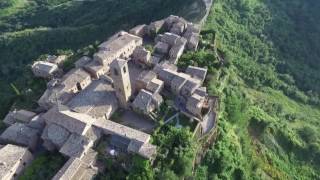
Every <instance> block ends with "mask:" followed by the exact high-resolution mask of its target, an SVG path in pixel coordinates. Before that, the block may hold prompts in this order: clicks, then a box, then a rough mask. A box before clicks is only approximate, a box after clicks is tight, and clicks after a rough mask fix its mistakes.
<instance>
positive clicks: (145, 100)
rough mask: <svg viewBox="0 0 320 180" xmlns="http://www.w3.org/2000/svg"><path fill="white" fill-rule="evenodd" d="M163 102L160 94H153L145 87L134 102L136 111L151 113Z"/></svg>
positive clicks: (133, 106) (133, 105)
mask: <svg viewBox="0 0 320 180" xmlns="http://www.w3.org/2000/svg"><path fill="white" fill-rule="evenodd" d="M162 102H163V99H162V97H161V96H160V95H159V94H153V93H152V92H149V91H147V90H145V89H142V90H141V91H140V92H139V94H138V95H137V97H136V98H135V99H134V101H133V103H132V108H133V109H134V111H136V112H138V113H141V114H145V115H149V114H150V113H151V112H153V111H154V110H155V109H157V108H159V106H160V104H161V103H162Z"/></svg>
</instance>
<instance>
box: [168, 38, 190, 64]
mask: <svg viewBox="0 0 320 180" xmlns="http://www.w3.org/2000/svg"><path fill="white" fill-rule="evenodd" d="M186 44H187V40H186V39H185V38H183V37H181V38H178V39H177V42H176V43H175V44H174V45H173V46H172V47H171V49H170V52H169V61H170V62H171V63H173V64H177V63H178V60H179V58H180V57H181V56H182V54H183V52H184V49H185V46H186Z"/></svg>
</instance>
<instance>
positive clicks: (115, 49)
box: [94, 31, 142, 66]
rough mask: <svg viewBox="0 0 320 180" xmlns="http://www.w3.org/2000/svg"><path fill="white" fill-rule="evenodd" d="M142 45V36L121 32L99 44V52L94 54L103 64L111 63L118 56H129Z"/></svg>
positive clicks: (125, 57) (123, 57)
mask: <svg viewBox="0 0 320 180" xmlns="http://www.w3.org/2000/svg"><path fill="white" fill-rule="evenodd" d="M141 45H142V38H140V37H138V36H135V35H131V34H129V33H127V32H124V31H122V32H120V33H118V35H117V36H115V37H113V38H111V39H109V40H108V41H106V42H104V43H102V44H101V45H99V50H100V51H99V52H98V53H96V54H94V60H95V61H98V62H100V64H102V65H108V66H109V65H110V64H111V63H112V61H113V60H115V59H117V58H121V59H127V58H129V57H130V56H131V55H132V53H133V51H134V50H135V49H136V47H137V46H141Z"/></svg>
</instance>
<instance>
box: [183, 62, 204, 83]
mask: <svg viewBox="0 0 320 180" xmlns="http://www.w3.org/2000/svg"><path fill="white" fill-rule="evenodd" d="M185 72H186V73H187V74H189V75H190V76H191V77H193V78H196V79H199V80H200V81H201V83H203V82H204V80H205V79H206V76H207V72H208V69H206V68H200V67H195V66H188V67H187V69H186V71H185Z"/></svg>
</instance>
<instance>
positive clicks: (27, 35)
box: [0, 0, 204, 119]
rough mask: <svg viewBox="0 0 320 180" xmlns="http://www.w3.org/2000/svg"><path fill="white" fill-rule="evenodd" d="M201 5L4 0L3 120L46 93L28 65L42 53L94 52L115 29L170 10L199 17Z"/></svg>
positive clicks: (0, 12)
mask: <svg viewBox="0 0 320 180" xmlns="http://www.w3.org/2000/svg"><path fill="white" fill-rule="evenodd" d="M202 8H203V4H201V3H199V1H194V0H175V1H170V0H149V1H145V0H94V1H91V0H88V1H86V0H85V1H70V0H46V1H43V0H6V1H1V2H0V89H1V91H0V96H1V99H0V104H1V109H0V119H1V118H3V116H4V115H5V113H6V112H7V111H8V110H9V108H10V107H11V106H12V105H13V104H14V103H18V105H19V104H21V103H28V104H22V106H24V107H25V106H27V107H29V106H32V104H30V102H33V104H35V101H36V99H37V98H38V97H39V96H40V95H41V93H42V92H43V90H44V88H45V83H44V82H42V81H41V80H39V79H37V80H35V79H34V77H33V76H32V75H31V73H30V67H29V66H28V65H30V64H31V63H32V62H33V61H34V60H36V59H37V58H38V57H39V56H40V55H43V54H57V53H58V54H59V53H68V54H71V53H73V54H76V53H79V54H80V55H82V54H88V53H92V52H93V50H94V48H95V45H97V44H98V42H99V41H103V40H105V39H106V38H107V37H109V36H110V35H111V34H112V33H114V32H116V31H119V30H121V29H124V30H127V29H129V28H132V27H133V26H134V25H137V24H141V23H149V22H151V21H152V20H155V19H160V18H163V17H165V16H168V15H170V14H178V15H183V16H184V17H186V18H188V19H190V20H197V18H198V17H201V14H202V13H204V12H203V11H202ZM79 49H80V50H79ZM77 50H78V52H76V51H77ZM73 58H77V56H75V57H73Z"/></svg>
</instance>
